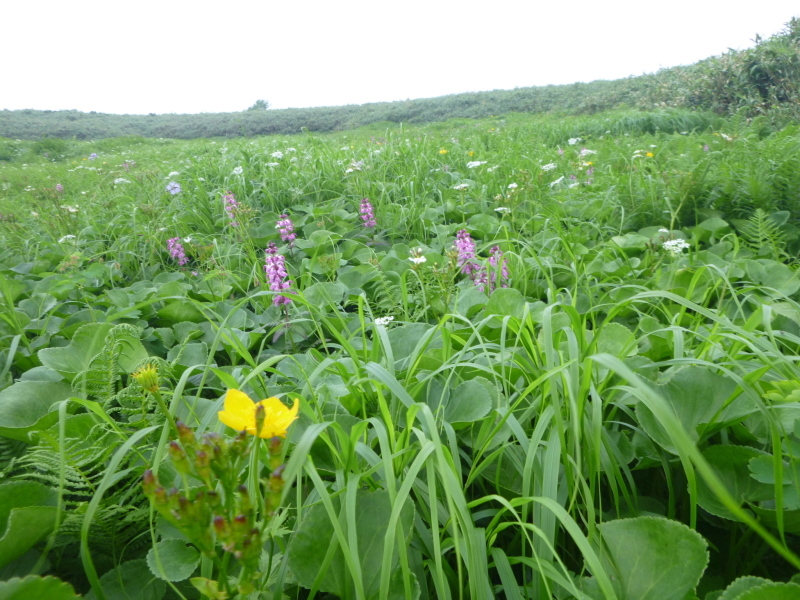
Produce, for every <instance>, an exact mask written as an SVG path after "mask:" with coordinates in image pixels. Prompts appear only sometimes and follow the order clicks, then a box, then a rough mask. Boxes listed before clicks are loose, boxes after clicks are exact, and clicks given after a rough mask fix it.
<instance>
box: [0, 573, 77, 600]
mask: <svg viewBox="0 0 800 600" xmlns="http://www.w3.org/2000/svg"><path fill="white" fill-rule="evenodd" d="M76 598H80V596H78V594H76V593H75V590H74V589H72V586H71V585H70V584H68V583H67V582H66V581H61V580H60V579H58V578H56V577H40V576H39V575H28V576H27V577H25V578H24V579H20V578H19V577H14V578H12V579H9V580H8V581H0V600H74V599H76Z"/></svg>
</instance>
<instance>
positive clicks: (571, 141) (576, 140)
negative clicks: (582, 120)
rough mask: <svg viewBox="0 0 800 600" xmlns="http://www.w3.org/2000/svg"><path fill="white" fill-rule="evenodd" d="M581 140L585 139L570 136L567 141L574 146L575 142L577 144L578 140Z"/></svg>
mask: <svg viewBox="0 0 800 600" xmlns="http://www.w3.org/2000/svg"><path fill="white" fill-rule="evenodd" d="M581 141H583V140H582V139H581V138H569V139H568V140H567V143H568V144H569V145H570V146H574V145H575V144H577V143H578V142H581Z"/></svg>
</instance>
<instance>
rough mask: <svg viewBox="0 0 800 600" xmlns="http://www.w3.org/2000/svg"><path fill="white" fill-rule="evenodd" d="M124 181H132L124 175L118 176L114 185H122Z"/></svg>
mask: <svg viewBox="0 0 800 600" xmlns="http://www.w3.org/2000/svg"><path fill="white" fill-rule="evenodd" d="M123 183H130V181H128V180H127V179H125V178H124V177H117V178H116V179H115V180H114V185H120V184H123Z"/></svg>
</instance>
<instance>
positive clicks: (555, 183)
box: [550, 175, 564, 188]
mask: <svg viewBox="0 0 800 600" xmlns="http://www.w3.org/2000/svg"><path fill="white" fill-rule="evenodd" d="M562 181H564V176H563V175H562V176H561V177H559V178H558V179H556V180H555V181H551V182H550V187H551V188H552V187H555V186H557V185H558V184H559V183H561V182H562Z"/></svg>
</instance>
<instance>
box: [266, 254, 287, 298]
mask: <svg viewBox="0 0 800 600" xmlns="http://www.w3.org/2000/svg"><path fill="white" fill-rule="evenodd" d="M265 252H266V254H267V256H266V262H265V264H264V271H265V272H266V273H267V282H268V283H269V289H270V290H271V291H273V292H282V291H283V290H286V289H289V287H290V286H291V285H292V282H291V280H289V279H288V277H289V274H288V273H287V272H286V264H285V259H284V257H283V256H282V255H281V254H278V247H277V246H276V245H275V242H270V243H269V245H268V246H267V249H266V250H265ZM291 303H292V301H291V299H290V298H287V297H286V296H282V295H278V296H273V298H272V304H273V305H275V306H280V305H281V304H291Z"/></svg>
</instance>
